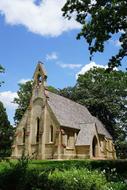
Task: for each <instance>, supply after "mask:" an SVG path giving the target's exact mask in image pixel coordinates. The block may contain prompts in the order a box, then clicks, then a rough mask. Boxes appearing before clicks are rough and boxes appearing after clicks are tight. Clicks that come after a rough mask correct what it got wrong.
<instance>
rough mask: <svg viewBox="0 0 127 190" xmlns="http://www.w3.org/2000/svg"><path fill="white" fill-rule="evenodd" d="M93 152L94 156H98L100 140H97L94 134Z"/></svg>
mask: <svg viewBox="0 0 127 190" xmlns="http://www.w3.org/2000/svg"><path fill="white" fill-rule="evenodd" d="M92 153H93V157H98V141H97V137H96V136H94V138H93V142H92Z"/></svg>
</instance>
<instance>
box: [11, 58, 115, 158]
mask: <svg viewBox="0 0 127 190" xmlns="http://www.w3.org/2000/svg"><path fill="white" fill-rule="evenodd" d="M46 79H47V74H46V72H45V69H44V66H43V64H42V63H41V62H39V63H38V65H37V67H36V70H35V73H34V76H33V80H34V84H33V90H32V98H31V100H30V104H29V106H28V108H27V110H26V112H25V113H24V115H23V117H22V119H21V121H20V123H19V124H18V126H17V127H16V131H15V136H14V141H13V145H12V158H19V157H21V156H22V154H23V153H24V154H25V155H29V156H30V157H31V158H33V159H85V158H88V159H116V151H115V147H114V144H113V139H112V136H111V135H110V134H109V132H108V131H107V130H106V128H105V126H104V125H103V124H102V122H101V121H99V119H98V118H96V117H93V116H92V115H91V113H90V112H89V111H88V109H87V108H86V107H85V106H82V105H80V104H78V103H76V102H74V101H72V100H69V99H67V98H65V97H63V96H60V95H57V94H55V93H52V92H50V91H48V90H47V88H46Z"/></svg>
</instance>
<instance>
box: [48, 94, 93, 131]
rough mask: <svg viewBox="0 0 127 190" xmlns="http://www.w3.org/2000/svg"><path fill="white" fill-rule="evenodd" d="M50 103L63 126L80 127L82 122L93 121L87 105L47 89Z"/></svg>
mask: <svg viewBox="0 0 127 190" xmlns="http://www.w3.org/2000/svg"><path fill="white" fill-rule="evenodd" d="M46 93H47V95H48V97H49V98H48V104H49V106H50V107H51V109H52V111H53V112H54V114H55V116H56V118H57V120H58V121H59V123H60V125H61V126H65V127H70V128H75V129H80V123H82V122H83V123H93V122H94V119H93V117H92V115H91V114H90V112H89V111H88V110H87V108H86V107H85V106H82V105H80V104H78V103H76V102H74V101H72V100H69V99H67V98H64V97H63V96H60V95H56V94H54V93H52V92H49V91H47V92H46Z"/></svg>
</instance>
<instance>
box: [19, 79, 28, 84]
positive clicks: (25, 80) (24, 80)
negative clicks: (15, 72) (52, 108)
mask: <svg viewBox="0 0 127 190" xmlns="http://www.w3.org/2000/svg"><path fill="white" fill-rule="evenodd" d="M28 81H31V79H20V80H19V81H18V83H20V84H25V83H26V82H28Z"/></svg>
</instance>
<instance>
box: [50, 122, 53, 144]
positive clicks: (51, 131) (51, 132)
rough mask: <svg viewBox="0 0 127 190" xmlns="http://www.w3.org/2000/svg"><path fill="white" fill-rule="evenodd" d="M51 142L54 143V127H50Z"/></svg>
mask: <svg viewBox="0 0 127 190" xmlns="http://www.w3.org/2000/svg"><path fill="white" fill-rule="evenodd" d="M50 142H53V126H52V125H50Z"/></svg>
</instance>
